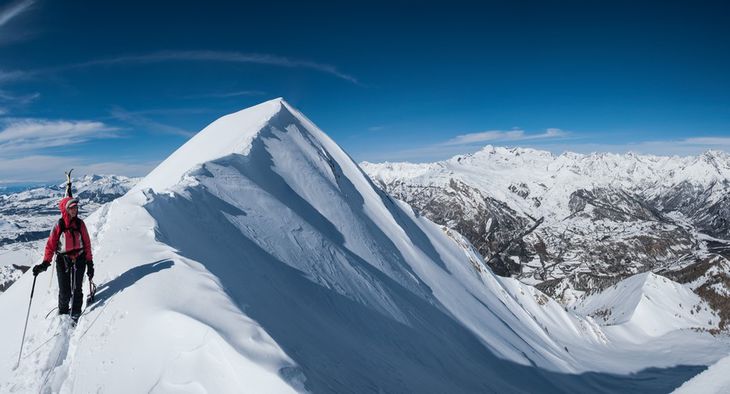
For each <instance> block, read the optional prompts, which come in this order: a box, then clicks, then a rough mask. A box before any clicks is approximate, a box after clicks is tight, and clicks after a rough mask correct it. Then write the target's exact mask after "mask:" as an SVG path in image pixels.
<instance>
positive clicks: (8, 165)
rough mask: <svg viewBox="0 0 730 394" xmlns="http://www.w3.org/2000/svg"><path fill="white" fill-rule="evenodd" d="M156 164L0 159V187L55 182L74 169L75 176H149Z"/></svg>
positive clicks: (59, 158) (50, 158) (39, 157)
mask: <svg viewBox="0 0 730 394" xmlns="http://www.w3.org/2000/svg"><path fill="white" fill-rule="evenodd" d="M157 164H159V162H157V161H145V162H139V161H135V162H124V161H118V162H112V161H102V162H96V161H93V160H88V159H83V158H78V157H66V156H49V155H33V156H26V157H21V158H15V159H0V185H1V184H4V183H5V184H12V183H31V182H49V181H54V182H55V181H57V180H58V179H60V178H61V177H62V176H63V174H62V173H61V169H67V168H73V169H74V174H78V175H84V174H107V175H126V176H143V175H146V174H148V173H149V172H150V171H151V170H152V169H153V168H154V167H155V166H156V165H157Z"/></svg>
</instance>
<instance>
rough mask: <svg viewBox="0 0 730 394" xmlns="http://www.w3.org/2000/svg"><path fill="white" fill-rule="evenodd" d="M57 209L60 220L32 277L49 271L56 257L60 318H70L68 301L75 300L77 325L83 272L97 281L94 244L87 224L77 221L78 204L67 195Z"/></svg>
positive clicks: (77, 201)
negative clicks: (92, 250)
mask: <svg viewBox="0 0 730 394" xmlns="http://www.w3.org/2000/svg"><path fill="white" fill-rule="evenodd" d="M58 207H59V208H60V209H61V218H60V219H59V220H58V222H57V223H56V225H55V226H53V230H51V234H50V236H49V237H48V241H47V242H46V251H45V255H44V256H43V262H42V263H40V264H38V265H36V266H35V267H33V275H38V274H39V273H41V272H43V271H45V270H46V269H48V267H49V266H50V265H51V258H52V257H53V255H54V254H55V255H56V273H57V274H58V314H59V315H68V314H69V301H71V299H72V298H73V305H71V311H70V312H71V318H72V319H73V320H74V321H76V320H78V318H79V316H80V315H81V304H82V303H83V297H84V295H83V292H82V285H83V282H84V272H86V274H87V275H88V277H89V281H91V280H92V279H93V278H94V261H93V254H92V252H91V241H90V240H89V232H88V231H87V230H86V224H84V221H83V220H81V219H80V218H79V217H78V213H79V200H78V199H76V198H73V197H72V196H70V193H67V197H64V198H63V199H62V200H61V201H60V202H59V204H58ZM72 291H73V297H72V294H71V292H72Z"/></svg>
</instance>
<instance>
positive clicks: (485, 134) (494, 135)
mask: <svg viewBox="0 0 730 394" xmlns="http://www.w3.org/2000/svg"><path fill="white" fill-rule="evenodd" d="M567 135H568V133H567V132H565V131H563V130H560V129H555V128H550V129H547V130H545V132H544V133H540V134H527V133H526V132H525V131H524V130H521V129H515V130H508V131H504V130H489V131H482V132H478V133H469V134H462V135H457V136H456V137H454V138H452V139H450V140H448V141H446V142H444V143H443V144H442V145H445V146H454V145H472V144H481V143H485V142H492V141H529V140H541V139H550V138H561V137H566V136H567Z"/></svg>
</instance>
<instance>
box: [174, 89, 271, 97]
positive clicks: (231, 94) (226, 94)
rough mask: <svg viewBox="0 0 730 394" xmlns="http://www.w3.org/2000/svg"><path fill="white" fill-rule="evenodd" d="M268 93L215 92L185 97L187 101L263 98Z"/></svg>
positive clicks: (255, 91) (250, 91) (246, 91)
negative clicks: (246, 97)
mask: <svg viewBox="0 0 730 394" xmlns="http://www.w3.org/2000/svg"><path fill="white" fill-rule="evenodd" d="M265 94H266V92H262V91H259V90H239V91H235V92H214V93H204V94H192V95H189V96H184V98H186V99H198V98H229V97H241V96H263V95H265Z"/></svg>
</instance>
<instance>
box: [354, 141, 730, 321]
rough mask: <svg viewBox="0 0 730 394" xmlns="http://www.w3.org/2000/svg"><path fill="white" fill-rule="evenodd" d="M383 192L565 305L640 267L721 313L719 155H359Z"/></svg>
mask: <svg viewBox="0 0 730 394" xmlns="http://www.w3.org/2000/svg"><path fill="white" fill-rule="evenodd" d="M361 167H362V168H363V170H364V171H366V172H367V173H368V175H369V176H370V177H371V179H372V180H373V181H374V182H375V183H376V184H377V185H378V186H379V187H380V188H381V189H383V190H384V191H386V192H388V193H389V194H391V195H393V196H394V197H396V198H398V199H401V200H403V201H405V202H407V203H408V204H410V205H411V206H413V207H414V209H415V210H416V211H417V212H419V213H420V214H422V215H425V216H426V217H428V218H429V219H431V220H433V221H435V222H436V223H439V224H443V225H446V226H448V227H451V228H454V229H456V230H457V231H459V232H460V233H461V234H463V235H464V236H466V237H467V238H468V239H469V240H470V241H471V242H472V243H473V244H474V246H475V247H476V248H477V249H478V250H479V253H480V254H481V255H482V256H483V257H484V258H485V260H487V262H488V265H489V266H490V267H491V268H492V269H493V271H494V272H495V273H497V274H498V275H502V276H511V277H515V278H518V279H519V280H521V281H522V282H524V283H529V284H533V285H535V286H537V287H538V288H539V289H541V290H543V291H545V292H546V293H547V294H549V295H551V296H553V297H555V298H556V299H558V300H560V301H561V302H562V303H564V304H565V305H568V306H569V305H572V304H573V303H574V302H575V301H577V300H578V298H579V296H580V295H581V294H583V293H585V292H595V291H599V290H602V289H605V288H607V287H609V286H612V285H614V284H615V283H617V282H618V281H620V280H622V279H624V278H627V277H629V276H631V275H634V274H637V273H642V272H654V273H659V274H662V275H664V276H667V277H669V278H672V279H675V280H677V281H679V282H681V283H687V284H689V286H690V287H691V288H692V289H694V291H695V292H697V293H698V294H699V295H701V296H702V297H703V298H704V299H706V300H707V301H708V302H710V303H711V304H712V305H713V306H714V307H716V308H717V309H719V310H722V311H723V312H722V314H723V327H724V326H725V325H726V324H727V323H728V319H729V318H730V308H728V307H729V306H730V305H728V303H729V302H728V301H729V300H730V297H729V296H730V260H728V258H730V241H728V240H730V155H728V154H727V153H724V152H720V151H708V152H706V153H704V154H702V155H699V156H694V157H676V156H674V157H667V156H649V155H637V154H633V153H629V154H625V155H619V154H609V153H601V154H590V155H583V154H576V153H564V154H562V155H553V154H551V153H550V152H545V151H539V150H534V149H524V148H502V147H494V146H486V147H485V148H483V149H482V150H480V151H478V152H476V153H474V154H469V155H462V156H456V157H454V158H452V159H449V160H446V161H441V162H436V163H427V164H412V163H380V164H373V163H361Z"/></svg>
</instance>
